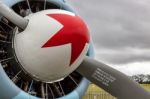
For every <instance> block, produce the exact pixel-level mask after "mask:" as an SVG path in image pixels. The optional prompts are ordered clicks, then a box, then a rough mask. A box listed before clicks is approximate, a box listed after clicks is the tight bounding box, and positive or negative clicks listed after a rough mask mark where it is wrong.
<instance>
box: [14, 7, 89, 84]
mask: <svg viewBox="0 0 150 99" xmlns="http://www.w3.org/2000/svg"><path fill="white" fill-rule="evenodd" d="M26 18H27V19H29V23H28V26H27V27H26V29H25V30H24V31H23V32H21V33H19V32H18V31H16V33H15V37H14V43H13V44H14V50H15V54H16V57H17V59H18V62H19V63H20V64H21V67H22V68H23V70H24V71H25V72H26V73H28V74H29V75H30V76H32V77H33V78H35V79H36V80H39V81H43V82H49V83H52V82H56V81H59V80H62V79H63V78H65V77H66V76H68V75H69V74H70V73H72V72H73V71H74V70H75V69H76V68H77V67H78V66H79V65H80V64H81V62H82V60H83V58H84V57H85V56H86V54H87V50H88V45H89V40H90V36H89V31H88V28H87V26H86V24H85V23H84V22H83V20H82V19H81V18H80V17H79V16H77V15H75V14H74V13H72V12H68V11H64V10H56V9H55V10H45V11H41V12H37V13H35V14H31V15H29V16H28V17H26Z"/></svg>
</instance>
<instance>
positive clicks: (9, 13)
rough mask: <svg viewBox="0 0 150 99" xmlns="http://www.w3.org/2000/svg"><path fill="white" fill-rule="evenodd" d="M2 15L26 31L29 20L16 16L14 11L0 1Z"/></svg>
mask: <svg viewBox="0 0 150 99" xmlns="http://www.w3.org/2000/svg"><path fill="white" fill-rule="evenodd" d="M0 14H1V15H2V16H4V17H6V18H7V19H8V20H10V21H11V22H12V23H14V24H15V25H17V26H18V27H20V28H21V29H23V30H24V29H25V28H26V26H27V24H28V20H27V19H25V18H23V17H21V16H19V15H18V14H16V13H15V12H14V11H13V10H12V9H10V8H9V7H8V6H6V5H5V4H4V3H3V2H2V1H0Z"/></svg>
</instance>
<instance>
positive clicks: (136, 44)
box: [68, 0, 150, 64]
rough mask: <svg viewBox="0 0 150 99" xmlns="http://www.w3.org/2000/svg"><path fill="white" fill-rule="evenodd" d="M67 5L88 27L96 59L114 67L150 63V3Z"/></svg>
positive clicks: (92, 0)
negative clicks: (73, 9)
mask: <svg viewBox="0 0 150 99" xmlns="http://www.w3.org/2000/svg"><path fill="white" fill-rule="evenodd" d="M68 2H69V3H71V4H72V5H73V6H74V7H75V9H76V10H77V12H78V13H79V14H80V15H81V16H82V17H83V18H84V19H85V21H86V22H87V23H88V25H89V27H90V30H91V34H92V37H93V41H94V45H95V48H96V57H97V59H99V60H102V61H104V62H108V63H112V64H125V63H131V62H136V61H142V62H143V61H150V50H149V49H150V1H149V0H80V1H79V0H68ZM128 48H130V49H131V50H129V49H128ZM137 50H138V51H137ZM134 51H137V52H134Z"/></svg>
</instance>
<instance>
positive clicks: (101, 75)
mask: <svg viewBox="0 0 150 99" xmlns="http://www.w3.org/2000/svg"><path fill="white" fill-rule="evenodd" d="M57 12H59V11H57ZM67 13H68V12H67ZM0 14H1V15H2V16H4V17H6V18H7V19H9V20H10V21H11V22H12V23H14V24H15V25H17V26H18V27H19V28H21V29H23V30H25V29H26V27H27V25H28V19H25V18H23V17H21V16H19V15H18V14H16V13H15V12H14V11H12V10H11V9H10V8H9V7H7V6H6V5H4V4H3V3H2V1H0ZM70 15H72V13H70ZM67 17H68V16H67ZM57 18H58V16H57ZM33 20H34V18H33ZM31 22H32V21H31ZM34 22H36V21H34ZM29 25H30V24H29ZM33 27H34V26H33ZM35 27H36V26H35ZM34 29H35V28H34ZM25 32H26V33H28V32H30V33H29V34H30V36H33V35H32V32H31V31H29V30H28V31H25ZM25 32H23V33H25ZM33 41H35V40H33ZM29 51H30V50H29ZM27 59H28V58H27ZM81 62H82V63H81V64H80V66H79V67H78V68H77V69H76V68H74V70H75V69H76V71H77V72H79V73H80V74H81V75H83V76H84V77H86V78H87V79H88V80H90V81H91V82H93V83H95V84H96V85H98V86H99V87H101V88H103V89H104V90H106V91H107V92H109V93H110V94H112V95H113V96H115V97H117V98H119V99H143V98H144V99H150V93H148V92H147V91H145V90H144V89H143V88H142V87H140V85H139V84H137V83H136V82H134V81H133V80H131V79H130V78H129V77H127V76H126V75H124V74H123V73H121V72H119V71H117V70H115V69H113V68H111V67H109V66H107V65H105V64H103V63H100V62H98V61H96V60H94V59H92V58H89V57H85V58H84V59H83V61H81ZM31 63H32V62H31ZM36 64H37V63H36ZM78 64H79V63H78ZM48 66H49V65H48ZM31 67H32V66H30V67H29V68H31ZM32 69H34V68H32ZM72 71H73V70H72ZM69 73H70V72H68V75H69ZM42 76H43V75H42ZM58 80H60V79H58Z"/></svg>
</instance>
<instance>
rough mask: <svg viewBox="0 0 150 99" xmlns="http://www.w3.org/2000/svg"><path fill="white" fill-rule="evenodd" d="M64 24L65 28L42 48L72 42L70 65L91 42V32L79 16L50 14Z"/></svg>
mask: <svg viewBox="0 0 150 99" xmlns="http://www.w3.org/2000/svg"><path fill="white" fill-rule="evenodd" d="M48 16H50V17H52V18H54V19H56V20H57V21H58V22H60V23H61V24H62V25H63V28H62V29H61V30H60V31H58V33H56V34H55V35H54V36H53V37H52V38H50V39H49V40H48V41H47V42H46V43H45V44H44V45H43V46H42V48H46V47H53V46H59V45H65V44H69V43H70V44H71V47H72V49H71V60H70V65H71V64H72V63H73V62H74V61H75V60H76V59H77V58H78V57H79V55H80V54H81V52H82V50H83V49H84V47H85V44H86V43H89V39H90V36H89V32H88V28H87V26H86V24H85V23H84V22H83V21H82V20H81V18H80V17H79V16H71V15H67V14H48Z"/></svg>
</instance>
